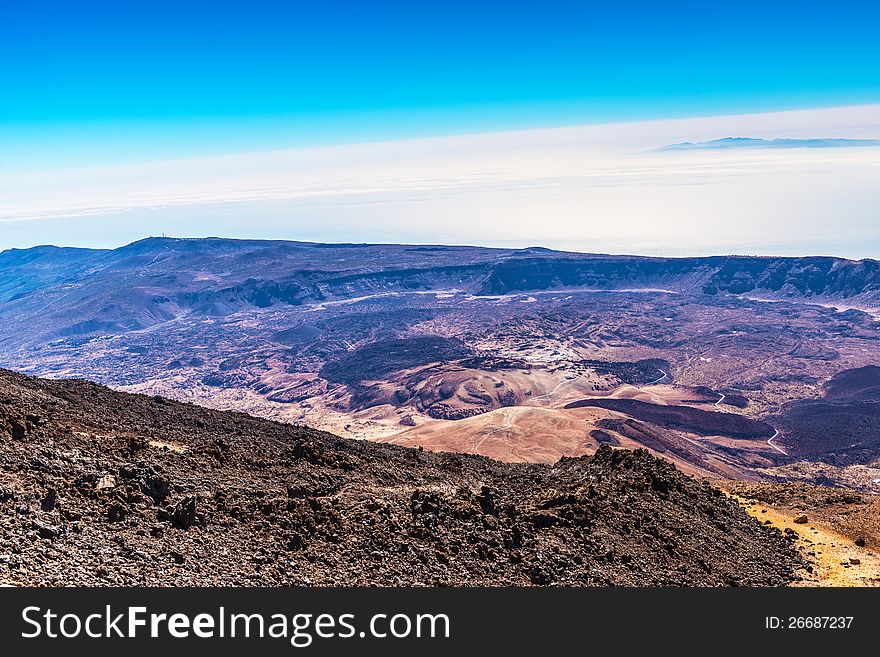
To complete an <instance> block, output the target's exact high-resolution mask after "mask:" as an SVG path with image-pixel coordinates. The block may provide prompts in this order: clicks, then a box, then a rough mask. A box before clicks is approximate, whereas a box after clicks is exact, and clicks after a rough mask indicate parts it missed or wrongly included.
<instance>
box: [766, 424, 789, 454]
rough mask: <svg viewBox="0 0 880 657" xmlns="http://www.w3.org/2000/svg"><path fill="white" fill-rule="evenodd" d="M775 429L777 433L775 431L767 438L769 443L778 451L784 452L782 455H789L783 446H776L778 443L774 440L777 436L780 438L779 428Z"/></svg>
mask: <svg viewBox="0 0 880 657" xmlns="http://www.w3.org/2000/svg"><path fill="white" fill-rule="evenodd" d="M773 431H775V432H776V433H774V434H773V435H772V436H771V437H770V438H768V439H767V444H768V445H770V447H772V448H773V449H775V450H776V451H777V452H779V453H780V454H782V455H784V456H788V452H786V451H785V450H784V449H782V448H781V447H778V446H776V445H774V444H773V441H774V440H775V439H776V438H779V429H773Z"/></svg>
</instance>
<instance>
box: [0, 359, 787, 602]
mask: <svg viewBox="0 0 880 657" xmlns="http://www.w3.org/2000/svg"><path fill="white" fill-rule="evenodd" d="M0 471H2V475H0V583H11V584H22V585H41V586H60V585H122V586H135V585H148V586H164V585H321V586H331V585H346V586H351V585H382V586H401V585H403V586H407V585H446V586H474V585H483V586H501V585H527V586H528V585H568V586H607V585H615V586H618V585H638V586H641V585H660V586H667V585H695V586H714V585H741V586H742V585H745V586H778V585H784V584H786V583H788V582H789V581H791V580H792V579H793V578H794V577H795V575H794V571H795V570H796V569H797V568H798V567H799V566H800V565H801V559H800V557H799V556H798V553H797V551H796V549H795V548H794V546H793V544H792V540H791V539H789V538H788V537H786V536H784V535H783V534H782V533H781V532H780V531H779V530H777V529H774V528H771V527H767V526H763V525H762V524H760V523H759V522H757V521H756V520H754V519H752V518H750V517H749V516H748V515H747V514H746V513H745V511H743V510H742V508H741V507H740V506H739V505H738V504H737V503H736V502H734V501H732V500H731V499H729V498H728V497H726V496H725V495H723V494H722V493H721V491H720V490H719V489H718V488H715V487H713V486H711V485H710V484H708V483H705V482H700V481H697V480H695V479H692V478H690V477H687V476H684V475H682V474H681V473H680V472H678V471H677V470H676V469H675V468H674V467H673V466H672V465H671V464H669V463H667V462H666V461H663V460H660V459H657V458H654V457H653V456H651V455H650V454H648V453H647V452H646V451H643V450H638V451H635V452H631V451H625V450H617V451H615V450H612V449H611V448H609V447H607V446H603V447H602V448H600V449H599V450H598V452H597V453H596V454H595V456H592V457H583V458H576V459H568V458H565V459H562V460H561V461H559V462H558V463H557V464H555V465H554V466H543V465H513V464H503V463H498V462H495V461H491V460H489V459H486V458H481V457H472V456H461V455H454V454H431V453H427V452H422V451H419V450H414V449H404V448H399V447H394V446H390V445H380V444H374V443H367V442H358V441H352V440H345V439H342V438H338V437H336V436H333V435H330V434H327V433H321V432H317V431H313V430H311V429H307V428H304V427H297V426H291V425H285V424H278V423H273V422H268V421H265V420H259V419H255V418H252V417H249V416H246V415H241V414H236V413H226V412H217V411H211V410H206V409H204V408H200V407H197V406H192V405H186V404H180V403H176V402H171V401H168V400H165V399H162V398H158V397H143V396H134V395H126V394H121V393H116V392H113V391H111V390H109V389H107V388H103V387H100V386H97V385H94V384H91V383H87V382H83V381H45V380H40V379H33V378H29V377H25V376H23V375H19V374H14V373H11V372H7V371H0Z"/></svg>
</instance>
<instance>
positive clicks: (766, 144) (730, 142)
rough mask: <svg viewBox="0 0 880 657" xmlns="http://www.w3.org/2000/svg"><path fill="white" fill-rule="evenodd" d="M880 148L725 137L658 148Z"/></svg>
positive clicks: (854, 142) (872, 142)
mask: <svg viewBox="0 0 880 657" xmlns="http://www.w3.org/2000/svg"><path fill="white" fill-rule="evenodd" d="M878 146H880V139H755V138H752V137H725V138H723V139H713V140H712V141H699V142H690V141H686V142H682V143H680V144H670V145H669V146H664V147H662V148H660V149H659V150H661V151H723V150H738V149H749V148H761V149H776V148H865V147H878Z"/></svg>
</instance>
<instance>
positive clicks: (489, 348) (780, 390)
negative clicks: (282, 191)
mask: <svg viewBox="0 0 880 657" xmlns="http://www.w3.org/2000/svg"><path fill="white" fill-rule="evenodd" d="M878 317H880V263H877V262H876V261H872V260H863V261H848V260H843V259H838V258H756V257H738V256H719V257H709V258H640V257H632V256H606V255H588V254H572V253H563V252H556V251H550V250H547V249H540V248H532V249H482V248H472V247H444V246H407V245H363V244H334V245H328V244H311V243H300V242H260V241H238V240H220V239H207V240H183V239H165V238H163V239H148V240H143V241H141V242H137V243H134V244H131V245H128V246H126V247H122V248H120V249H115V250H112V251H93V250H82V249H56V248H55V247H39V248H37V249H30V250H25V251H15V250H13V251H7V252H4V253H2V254H0V365H2V366H5V367H8V368H10V369H13V370H17V371H21V372H25V373H28V374H33V375H37V376H42V377H47V378H51V379H68V378H72V377H75V378H84V379H89V380H92V381H96V382H98V383H101V384H105V385H108V386H111V387H112V388H114V389H115V390H118V391H125V392H132V393H143V394H146V395H149V396H151V397H152V396H157V395H158V396H161V397H163V398H167V399H173V400H177V401H182V402H192V403H195V404H199V405H201V406H206V407H210V408H213V409H215V410H219V411H237V412H246V413H248V414H250V415H252V416H257V417H261V418H264V419H268V420H275V421H280V422H282V423H285V424H286V425H288V426H292V425H298V426H302V425H305V426H309V427H313V428H314V429H318V430H323V431H328V432H331V433H333V434H337V435H339V436H343V437H345V438H353V439H365V440H363V441H362V442H361V443H348V442H343V443H338V444H340V445H342V444H344V445H349V446H352V447H350V448H351V449H355V451H356V452H357V453H358V454H360V453H361V452H360V451H358V450H367V451H365V452H363V453H364V454H367V453H369V454H376V455H379V454H381V455H383V456H381V457H379V458H384V455H386V454H388V455H398V454H410V453H412V452H408V451H406V450H402V449H401V450H398V449H397V448H403V447H411V448H420V450H422V451H418V452H417V453H418V454H420V456H419V459H428V461H430V463H431V464H432V466H431V467H434V466H438V465H441V464H448V463H459V462H461V463H468V464H484V465H480V466H479V467H480V468H484V467H485V468H489V470H490V471H492V472H496V471H498V472H501V471H504V472H508V471H507V470H504V468H508V467H510V468H512V470H510V471H509V472H513V471H516V472H523V473H525V472H533V471H534V472H540V473H544V474H541V475H540V476H539V479H540V478H541V477H551V478H552V477H554V476H556V475H555V474H552V473H558V472H562V470H559V468H562V467H563V464H568V465H565V467H571V464H572V463H581V464H586V463H591V462H592V461H591V460H590V459H589V457H590V456H591V455H593V454H595V453H598V452H600V451H601V453H602V454H603V455H604V456H603V459H607V458H608V456H607V455H608V451H607V448H612V449H619V448H623V449H640V448H644V449H646V450H648V452H650V453H651V454H653V455H655V456H658V457H661V458H662V459H665V460H666V461H668V462H671V463H672V464H674V465H675V466H676V468H677V469H678V470H680V471H681V472H684V473H687V474H688V475H693V476H695V477H699V478H709V479H712V480H716V481H721V480H724V481H729V482H737V483H736V485H756V486H765V487H767V488H766V489H767V490H774V487H781V488H780V490H785V486H789V485H805V486H806V485H812V486H816V485H818V486H822V487H831V488H846V489H849V490H851V491H855V492H856V493H858V494H859V495H863V496H864V497H863V499H870V498H871V497H870V496H872V495H877V494H880V342H878V341H880V321H878ZM41 385H42V384H41ZM71 385H72V384H71ZM119 399H123V398H119ZM124 399H141V398H140V397H133V398H128V397H126V398H124ZM157 403H158V402H157ZM174 408H177V407H176V406H174ZM186 408H193V407H192V406H187V407H186ZM145 412H147V411H145ZM149 412H152V411H149ZM194 412H195V411H194ZM212 417H213V416H212ZM217 417H220V416H217ZM223 417H226V416H223ZM229 417H232V416H229ZM235 417H240V416H235ZM83 421H85V420H83ZM248 421H250V420H248ZM254 421H256V420H254ZM108 422H109V420H108ZM131 422H133V423H134V424H135V425H138V424H143V422H141V421H138V420H136V418H134V417H132V418H131ZM31 424H33V423H31ZM21 426H23V427H27V426H30V425H27V423H25V424H22V425H21ZM120 426H122V425H120ZM265 426H267V427H268V426H271V427H276V426H281V425H274V424H271V425H270V424H267V425H265ZM32 428H33V427H32ZM37 429H39V427H37ZM35 430H36V429H35ZM102 431H105V430H102ZM273 431H274V429H273ZM278 431H281V429H278ZM285 431H300V432H303V431H307V430H305V429H300V428H291V429H285ZM84 433H86V434H87V435H89V436H92V435H94V436H96V437H95V438H93V440H96V441H98V442H100V441H102V440H104V438H102V436H108V437H110V438H112V439H113V440H121V439H122V438H121V437H120V436H121V434H120V433H119V429H116V430H115V431H110V430H109V429H108V430H106V431H105V432H104V433H101V432H98V433H95V432H93V433H91V434H89V433H88V432H87V431H86V432H84ZM152 433H153V434H154V435H152V436H151V437H150V438H149V439H148V442H147V447H146V448H144V449H145V450H146V451H145V452H144V454H152V451H153V450H160V452H159V453H160V454H161V456H162V458H169V459H177V458H184V459H185V458H193V456H192V453H193V449H192V446H191V445H190V444H189V442H188V441H187V440H185V439H183V438H180V437H168V436H164V435H162V431H160V427H159V426H158V425H156V426H155V427H153V430H152ZM171 433H173V434H177V433H179V432H178V431H177V429H173V430H172V431H171ZM34 435H39V432H37V434H34ZM74 435H76V434H74ZM291 435H293V434H291ZM309 435H312V434H309ZM314 435H326V434H317V433H315V434H314ZM110 438H108V440H109V439H110ZM209 438H210V436H209V435H207V434H204V436H203V439H204V440H209ZM77 440H78V439H77ZM284 440H293V439H292V438H284ZM328 440H329V439H328ZM333 440H338V439H335V438H334V439H333ZM379 443H390V444H392V445H394V446H395V447H388V446H385V447H382V446H381V445H380V444H379ZM333 444H336V443H333ZM77 445H79V444H78V443H77ZM353 445H360V446H359V447H357V448H355V447H353ZM65 449H67V448H66V447H65ZM70 449H73V450H74V453H76V450H81V449H84V447H82V446H76V447H71V448H70ZM92 449H93V450H98V446H97V443H96V446H93V448H92ZM114 449H115V448H114ZM256 449H258V450H260V449H263V446H262V443H258V444H257V447H256ZM346 449H349V447H346ZM369 450H379V451H376V452H369ZM381 450H390V451H388V452H383V451H381ZM344 451H345V450H343V452H344ZM429 452H454V453H464V454H473V455H477V456H482V457H488V458H491V459H493V460H494V461H502V462H506V463H509V464H510V465H509V466H502V465H500V464H497V463H494V462H493V465H491V467H490V466H489V465H486V464H488V463H489V461H486V460H480V459H476V460H469V459H464V460H462V459H463V458H464V457H461V456H454V457H453V456H436V457H435V456H430V455H429ZM95 453H97V452H95ZM639 453H640V454H641V452H639ZM52 454H53V452H52V450H51V449H50V450H49V451H47V452H46V454H45V457H46V458H49V457H50V456H51V455H52ZM56 456H57V455H56ZM52 458H56V457H55V456H53V457H52ZM94 458H96V459H97V457H94ZM371 458H372V457H371ZM388 458H391V457H390V456H389V457H388ZM394 458H397V457H396V456H395V457H394ZM400 458H404V457H400ZM406 458H409V457H406ZM621 458H623V457H621ZM639 458H640V459H641V458H643V457H641V456H640V457H639ZM433 459H436V461H435V460H433ZM571 459H575V460H571ZM392 462H393V458H392ZM419 462H420V461H419ZM371 463H372V461H371ZM117 465H120V464H117ZM313 465H314V464H313ZM114 467H116V466H115V465H114ZM193 467H195V466H193ZM266 467H267V468H268V467H269V466H268V465H267V466H266ZM389 467H390V466H389ZM442 467H451V466H447V465H443V466H442ZM468 467H471V465H468ZM473 467H475V468H476V467H477V465H473ZM370 468H372V466H370ZM516 468H522V470H516ZM533 468H534V470H532V469H533ZM368 469H369V468H368ZM429 469H430V468H429ZM478 469H479V468H478ZM499 469H500V470H499ZM370 472H373V470H370ZM480 472H483V471H482V470H480ZM374 474H375V476H376V477H379V473H378V470H376V471H375V473H374ZM119 476H120V475H119V474H118V473H117V474H115V475H114V477H116V478H117V479H116V481H117V482H118V481H119ZM229 476H232V475H231V474H230V475H229ZM242 476H243V477H244V476H245V475H242ZM408 476H409V475H407V477H408ZM432 476H433V475H432ZM444 476H446V475H444ZM468 476H469V477H470V475H468ZM474 476H475V477H476V478H477V479H479V478H480V477H483V476H484V475H482V474H480V475H479V476H476V475H474ZM486 476H487V477H488V475H486ZM492 476H493V477H494V476H495V475H492ZM505 476H506V475H505ZM529 476H531V475H529ZM536 476H538V475H536ZM413 477H415V479H414V481H417V482H424V481H428V480H430V478H431V477H430V476H429V475H427V474H424V475H421V474H420V475H418V476H416V475H413ZM420 477H422V478H420ZM403 479H406V477H403ZM468 481H469V482H470V479H469V480H468ZM536 481H537V480H536ZM572 481H573V480H572ZM444 482H445V480H444ZM447 483H448V482H447ZM447 483H443V484H442V485H443V486H446V485H447ZM459 484H460V481H458V480H455V481H454V482H453V483H451V484H448V485H450V486H458V485H459ZM187 485H188V486H192V489H193V490H197V489H198V486H196V485H195V484H187ZM212 485H213V484H212ZM249 485H250V484H249ZM358 485H359V486H360V485H361V483H359V484H358ZM370 485H371V486H372V485H374V484H370ZM412 485H414V486H416V487H418V486H422V483H418V484H412ZM425 485H428V484H425ZM430 485H431V486H433V485H434V484H430ZM437 485H440V484H437ZM467 485H470V483H468V484H467ZM474 485H476V484H474ZM481 485H482V484H481ZM572 485H574V484H572ZM731 485H732V484H731ZM407 486H410V484H407ZM279 490H280V488H279ZM407 490H410V489H409V488H407ZM432 490H433V489H432ZM443 490H447V489H443ZM822 490H824V488H823V489H822ZM34 494H36V493H34ZM212 494H213V493H212ZM383 494H384V493H383ZM516 494H517V495H519V496H520V497H519V498H517V499H518V500H519V502H517V504H519V503H520V502H522V503H523V504H527V505H528V504H531V503H532V502H530V501H526V500H527V499H529V500H530V499H531V498H529V497H528V495H531V493H529V492H528V491H526V490H525V489H523V490H518V492H517V493H516ZM318 497H321V496H318ZM744 497H748V496H747V495H745V496H744ZM96 499H97V500H98V501H99V502H100V501H102V500H103V498H102V497H100V496H99V497H98V498H96ZM199 499H200V500H202V502H200V503H201V504H206V505H212V504H214V502H211V501H205V499H206V498H204V496H201V497H200V498H199ZM749 499H751V498H749ZM346 503H347V501H346ZM535 503H536V504H537V503H538V502H535ZM456 504H457V502H456ZM768 504H769V503H768ZM823 508H824V507H823ZM846 508H849V509H850V511H852V514H851V519H852V522H853V523H855V524H854V525H853V527H854V528H853V529H852V531H853V532H858V531H862V532H866V533H867V532H869V530H870V527H871V523H872V522H873V520H872V518H874V517H875V515H873V507H871V506H870V505H869V506H868V507H865V506H864V505H861V506H860V505H859V504H857V503H855V502H853V503H852V504H851V505H850V506H849V507H847V506H846V505H844V507H841V511H840V513H839V514H838V515H839V516H840V517H843V515H845V514H844V510H846ZM859 509H861V511H862V512H859ZM750 510H753V509H750ZM791 511H792V509H788V508H787V507H785V505H782V506H779V507H778V508H777V507H775V506H774V507H773V508H769V507H768V509H767V513H768V514H776V515H774V516H773V517H774V518H777V517H778V519H779V526H780V528H782V529H784V528H785V525H784V522H783V521H784V518H785V517H787V516H786V514H787V513H789V512H791ZM222 513H223V512H222V511H221V516H222ZM518 513H519V512H518ZM818 513H819V512H814V514H813V515H814V516H815V517H817V518H819V517H820V516H819V515H818ZM817 522H819V521H818V520H817ZM823 522H824V521H823ZM815 530H816V531H828V532H831V533H833V534H834V535H835V536H836V535H838V534H839V535H841V536H847V535H848V534H847V533H846V531H849V530H846V528H845V527H843V526H840V527H837V526H836V525H834V524H833V523H832V524H830V525H827V527H826V526H824V525H823V527H822V528H820V527H819V526H817V527H816V528H815ZM144 531H148V530H146V529H145V530H144ZM456 531H457V530H456ZM135 536H136V537H137V538H136V539H132V540H134V541H135V542H137V541H138V540H140V539H141V538H145V537H143V536H140V535H139V534H135ZM151 538H153V537H151ZM467 540H470V539H467ZM810 540H812V539H810ZM829 540H830V539H829ZM834 540H835V541H836V540H837V539H834ZM798 541H800V542H798ZM825 542H826V543H828V544H829V545H830V543H829V542H828V541H825ZM795 543H796V544H798V545H803V544H804V543H803V539H802V538H801V539H798V540H797V541H795ZM835 549H836V548H835ZM175 550H176V548H175ZM176 551H177V552H180V551H179V550H176ZM809 551H810V550H808V552H809ZM823 552H825V551H823ZM826 553H827V552H826ZM180 554H183V553H182V552H180ZM817 554H818V552H817ZM864 556H866V557H867V555H864ZM811 558H812V557H811ZM857 558H860V557H857ZM862 561H863V562H864V563H868V562H869V559H867V558H866V559H863V560H862ZM838 566H840V564H838ZM414 568H416V570H413V571H412V572H413V573H419V574H418V581H419V582H422V583H424V582H429V581H440V580H437V578H438V577H440V576H439V575H437V572H438V571H435V570H431V569H429V571H430V574H428V573H429V571H427V570H426V571H422V570H419V569H418V568H420V567H415V566H414ZM840 569H843V570H845V571H846V572H847V573H850V572H855V571H854V570H853V569H851V568H843V566H840V568H837V570H840ZM863 570H864V569H863ZM315 572H318V571H315ZM328 572H329V571H328ZM463 572H464V571H461V572H457V574H456V575H455V577H459V576H461V577H464V574H463ZM805 572H806V571H804V572H802V573H801V575H802V576H804V577H806V575H804V573H805ZM401 576H402V575H401ZM414 576H415V575H414ZM273 577H275V579H271V580H267V581H272V582H275V581H284V580H283V578H281V576H280V575H277V576H276V575H273ZM310 577H311V575H310ZM315 577H316V578H317V579H316V581H318V580H320V579H321V578H320V577H319V576H318V575H315ZM328 577H329V575H328ZM511 577H513V575H511ZM516 577H520V579H516V580H510V581H517V582H519V581H526V579H528V578H526V577H525V576H524V575H523V576H520V575H517V576H516ZM560 577H562V576H561V575H560ZM565 577H568V575H565ZM565 577H562V579H559V580H558V581H563V580H564V582H565V583H573V581H569V580H567V579H565ZM578 577H580V576H578ZM440 579H441V580H442V577H441V578H440ZM551 579H552V580H553V581H557V578H556V576H555V575H554V577H552V578H551ZM807 579H809V578H808V577H807ZM868 579H870V578H869V577H868V578H864V581H868ZM126 581H127V580H126ZM175 581H176V580H175ZM194 581H195V580H194ZM199 581H214V580H199ZM321 581H323V580H321ZM346 581H349V580H346ZM448 581H458V580H454V579H451V580H448ZM481 581H488V580H481ZM529 581H531V580H529ZM596 581H598V580H596ZM608 581H610V580H608Z"/></svg>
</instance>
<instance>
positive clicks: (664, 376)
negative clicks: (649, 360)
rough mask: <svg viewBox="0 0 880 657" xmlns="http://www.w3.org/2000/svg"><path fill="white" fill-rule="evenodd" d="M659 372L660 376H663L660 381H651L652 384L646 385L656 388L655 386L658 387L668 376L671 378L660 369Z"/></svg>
mask: <svg viewBox="0 0 880 657" xmlns="http://www.w3.org/2000/svg"><path fill="white" fill-rule="evenodd" d="M657 371H658V372H660V374H662V375H663V376H661V377H660V378H659V379H657V380H656V381H651V383H646V384H645V385H649V386H655V385H657V384H658V383H660V382H661V381H662V380H663V379H665V378H666V377H667V376H669V375H668V374H667V373H666V372H664V371H663V370H661V369H658V370H657Z"/></svg>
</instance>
